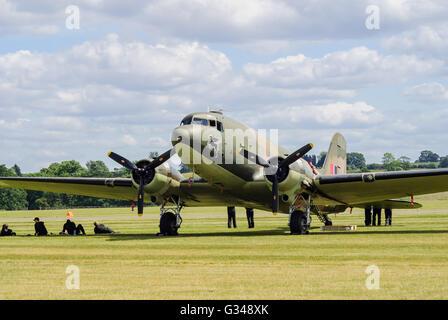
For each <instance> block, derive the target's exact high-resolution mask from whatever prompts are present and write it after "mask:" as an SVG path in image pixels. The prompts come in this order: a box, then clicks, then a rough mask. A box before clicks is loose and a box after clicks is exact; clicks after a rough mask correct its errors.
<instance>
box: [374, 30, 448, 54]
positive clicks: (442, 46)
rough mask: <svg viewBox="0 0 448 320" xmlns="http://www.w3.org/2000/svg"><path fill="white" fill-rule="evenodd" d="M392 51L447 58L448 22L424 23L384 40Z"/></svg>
mask: <svg viewBox="0 0 448 320" xmlns="http://www.w3.org/2000/svg"><path fill="white" fill-rule="evenodd" d="M382 45H383V47H384V48H386V49H388V50H390V51H392V52H413V53H414V54H417V55H419V56H424V57H437V58H440V59H444V60H446V59H447V52H448V23H446V22H445V23H437V24H433V25H422V26H418V27H417V28H416V29H413V30H410V31H405V32H403V33H400V34H397V35H394V36H392V37H389V38H386V39H384V40H383V42H382Z"/></svg>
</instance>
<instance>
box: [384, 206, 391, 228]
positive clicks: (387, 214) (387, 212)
mask: <svg viewBox="0 0 448 320" xmlns="http://www.w3.org/2000/svg"><path fill="white" fill-rule="evenodd" d="M384 217H385V220H386V226H391V225H392V209H384Z"/></svg>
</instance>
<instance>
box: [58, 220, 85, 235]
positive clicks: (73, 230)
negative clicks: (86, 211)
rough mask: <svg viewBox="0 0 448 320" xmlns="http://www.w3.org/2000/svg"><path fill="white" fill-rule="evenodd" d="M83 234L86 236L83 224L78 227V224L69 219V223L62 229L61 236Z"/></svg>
mask: <svg viewBox="0 0 448 320" xmlns="http://www.w3.org/2000/svg"><path fill="white" fill-rule="evenodd" d="M81 233H82V234H83V235H85V234H86V232H85V231H84V227H83V226H82V224H78V226H76V224H75V223H74V222H73V221H70V219H67V222H66V223H65V224H64V226H63V227H62V232H61V233H60V234H69V235H77V234H81Z"/></svg>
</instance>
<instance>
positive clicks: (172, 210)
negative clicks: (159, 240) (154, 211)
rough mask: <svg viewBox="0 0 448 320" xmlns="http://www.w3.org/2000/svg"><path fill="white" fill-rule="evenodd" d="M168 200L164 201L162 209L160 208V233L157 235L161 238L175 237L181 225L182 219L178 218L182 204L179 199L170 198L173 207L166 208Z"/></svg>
mask: <svg viewBox="0 0 448 320" xmlns="http://www.w3.org/2000/svg"><path fill="white" fill-rule="evenodd" d="M167 201H168V199H165V202H164V203H163V205H162V207H161V208H160V224H159V228H160V233H159V234H158V235H163V236H177V235H178V233H177V230H178V229H179V228H180V225H181V224H182V217H181V216H180V210H181V209H182V204H181V203H180V199H179V198H177V197H176V198H174V197H171V201H172V202H173V203H174V206H170V207H168V206H166V203H167Z"/></svg>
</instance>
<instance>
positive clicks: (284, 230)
mask: <svg viewBox="0 0 448 320" xmlns="http://www.w3.org/2000/svg"><path fill="white" fill-rule="evenodd" d="M311 229H319V227H314V228H311ZM445 233H448V230H392V231H389V230H384V229H383V230H372V231H362V232H356V231H348V232H336V231H335V232H328V231H326V232H319V231H317V232H311V233H310V234H308V235H302V237H310V236H322V235H330V236H335V235H339V236H360V235H368V234H403V235H404V234H445ZM285 235H290V234H289V227H280V228H276V229H273V230H259V231H257V230H251V231H227V232H200V233H199V232H198V233H180V234H179V235H178V236H160V235H156V234H144V233H140V234H121V233H120V234H111V235H107V236H108V237H109V239H108V241H126V240H145V239H146V240H149V239H166V238H187V237H188V238H199V237H257V236H258V237H260V236H285Z"/></svg>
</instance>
